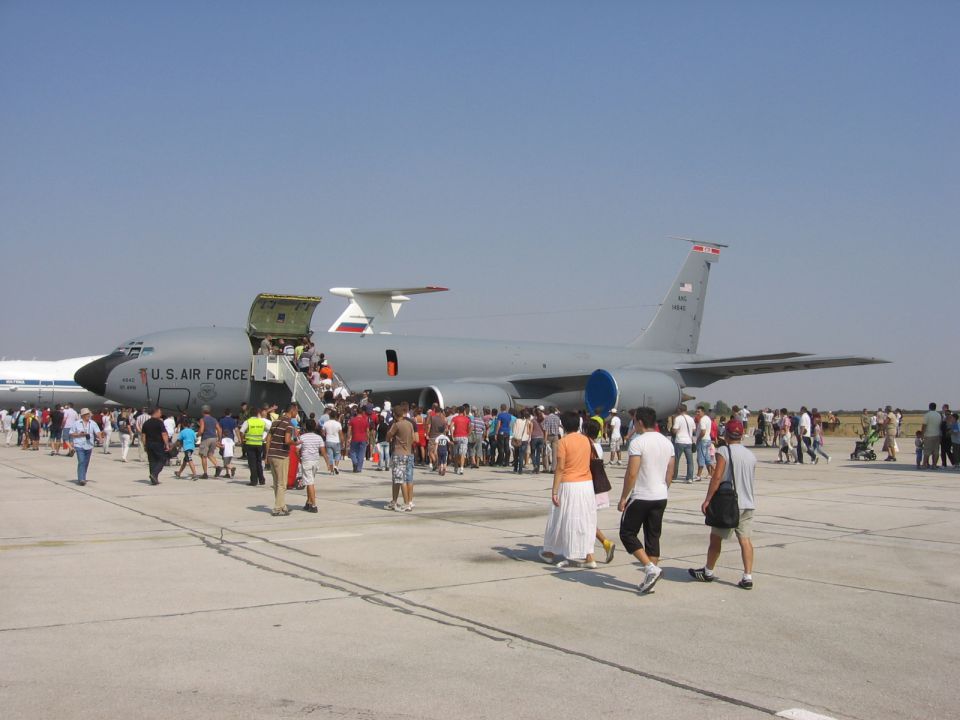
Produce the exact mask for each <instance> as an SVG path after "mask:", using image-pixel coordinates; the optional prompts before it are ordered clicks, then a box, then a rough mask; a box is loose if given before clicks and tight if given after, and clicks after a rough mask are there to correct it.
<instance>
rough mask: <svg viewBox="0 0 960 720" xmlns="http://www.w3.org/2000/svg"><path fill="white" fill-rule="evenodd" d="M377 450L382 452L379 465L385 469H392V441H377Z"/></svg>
mask: <svg viewBox="0 0 960 720" xmlns="http://www.w3.org/2000/svg"><path fill="white" fill-rule="evenodd" d="M377 451H378V452H379V453H380V460H379V461H378V462H377V467H378V468H382V469H384V470H389V469H390V443H388V442H380V443H377Z"/></svg>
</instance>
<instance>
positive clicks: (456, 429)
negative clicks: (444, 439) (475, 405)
mask: <svg viewBox="0 0 960 720" xmlns="http://www.w3.org/2000/svg"><path fill="white" fill-rule="evenodd" d="M469 434H470V418H469V417H467V416H466V415H455V416H454V418H453V436H454V437H455V438H461V437H467V436H468V435H469Z"/></svg>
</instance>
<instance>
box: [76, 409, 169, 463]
mask: <svg viewBox="0 0 960 720" xmlns="http://www.w3.org/2000/svg"><path fill="white" fill-rule="evenodd" d="M63 414H64V420H63V421H64V423H66V421H67V420H66V414H67V411H66V410H64V411H63ZM149 419H150V413H148V412H147V409H146V408H143V409H141V410H140V412H139V414H138V415H137V417H136V418H135V419H134V421H133V426H134V428H136V433H135V434H134V437H136V438H137V439H138V442H137V462H143V456H144V454H145V453H146V451H147V449H146V448H145V447H144V446H143V442H142V440H143V424H144V423H145V422H146V421H147V420H149ZM64 427H66V425H64ZM167 436H168V437H171V438H172V437H173V433H168V434H167Z"/></svg>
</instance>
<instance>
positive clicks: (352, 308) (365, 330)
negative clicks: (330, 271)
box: [328, 285, 447, 335]
mask: <svg viewBox="0 0 960 720" xmlns="http://www.w3.org/2000/svg"><path fill="white" fill-rule="evenodd" d="M446 290H447V288H445V287H438V286H435V285H426V286H424V287H410V288H330V293H331V294H332V295H337V296H339V297H345V298H348V299H349V300H350V303H349V304H348V305H347V309H346V310H344V311H343V313H342V314H341V315H340V317H338V318H337V319H336V320H335V321H334V323H333V325H331V326H330V329H329V330H328V332H341V333H357V334H361V335H372V334H373V333H384V332H386V328H387V326H389V325H390V323H392V322H393V321H394V320H396V318H397V314H398V313H399V312H400V307H401V306H402V305H403V303H405V302H407V301H408V300H409V299H410V298H409V297H408V296H410V295H423V294H425V293H435V292H445V291H446Z"/></svg>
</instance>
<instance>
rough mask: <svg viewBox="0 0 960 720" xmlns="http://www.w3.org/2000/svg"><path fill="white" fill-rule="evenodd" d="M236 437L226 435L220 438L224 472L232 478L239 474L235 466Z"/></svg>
mask: <svg viewBox="0 0 960 720" xmlns="http://www.w3.org/2000/svg"><path fill="white" fill-rule="evenodd" d="M234 444H235V443H234V439H233V438H232V437H227V436H226V435H224V436H223V438H222V439H221V440H220V455H221V457H223V474H224V475H225V476H226V477H228V478H232V477H233V476H234V475H236V474H237V469H236V468H235V467H233V446H234Z"/></svg>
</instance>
